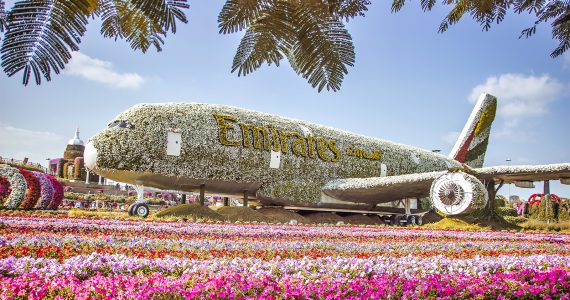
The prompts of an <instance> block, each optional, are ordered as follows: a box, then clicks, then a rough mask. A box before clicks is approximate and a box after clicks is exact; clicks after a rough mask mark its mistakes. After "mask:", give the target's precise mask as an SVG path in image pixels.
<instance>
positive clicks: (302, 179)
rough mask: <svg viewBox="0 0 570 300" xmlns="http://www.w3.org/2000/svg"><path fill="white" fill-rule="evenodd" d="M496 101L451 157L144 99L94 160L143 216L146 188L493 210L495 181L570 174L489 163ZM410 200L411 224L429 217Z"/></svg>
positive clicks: (90, 154)
mask: <svg viewBox="0 0 570 300" xmlns="http://www.w3.org/2000/svg"><path fill="white" fill-rule="evenodd" d="M496 108H497V100H496V98H495V97H493V96H491V95H489V94H483V95H481V97H480V98H479V101H478V102H477V104H476V106H475V108H474V110H473V112H472V114H471V116H470V117H469V119H468V121H467V124H466V125H465V128H464V129H463V131H462V133H461V135H460V138H459V140H458V141H457V143H456V144H455V146H454V148H453V150H452V152H451V154H450V155H449V156H444V155H441V154H438V153H434V152H431V151H427V150H422V149H419V148H415V147H411V146H406V145H402V144H397V143H394V142H390V141H386V140H381V139H377V138H372V137H365V136H361V135H356V134H352V133H349V132H346V131H342V130H338V129H334V128H330V127H325V126H320V125H316V124H312V123H309V122H306V121H299V120H292V119H288V118H283V117H279V116H274V115H270V114H265V113H260V112H255V111H250V110H245V109H241V108H236V107H230V106H223V105H212V104H200V103H179V104H174V103H167V104H140V105H136V106H134V107H132V108H130V109H128V110H127V111H125V112H123V113H121V114H120V115H119V116H117V118H116V119H115V120H113V121H112V122H111V123H110V124H109V127H108V128H107V129H105V130H103V131H102V132H101V133H99V134H97V135H96V136H94V137H92V138H91V139H90V142H89V143H88V144H87V146H86V149H85V164H86V166H87V168H89V169H90V170H92V171H94V172H96V173H98V174H100V175H102V176H104V177H107V178H110V179H113V180H116V181H120V182H125V183H129V184H133V185H136V186H139V191H140V192H139V202H138V203H136V204H134V205H133V206H132V207H131V210H130V212H131V213H135V214H138V215H141V216H146V215H147V214H148V206H147V205H145V204H144V203H142V199H143V198H142V195H143V191H142V188H141V187H142V186H150V187H155V188H159V189H167V190H179V191H188V192H190V191H196V190H201V191H204V190H206V191H208V192H211V193H216V194H223V195H244V194H245V195H246V196H245V197H247V195H250V196H251V197H255V198H256V199H257V200H258V201H259V203H260V204H261V205H280V206H289V207H291V206H294V207H297V208H299V209H302V208H321V209H331V210H332V209H349V210H353V211H354V210H361V211H372V212H375V211H382V207H383V206H382V205H383V204H385V203H389V202H393V201H396V200H400V199H409V198H419V197H424V196H430V197H431V200H432V201H433V204H434V206H435V207H436V208H437V209H438V210H440V211H441V212H443V213H445V214H450V215H455V214H462V213H468V212H470V211H473V210H477V209H481V208H483V207H484V206H485V205H486V203H487V200H488V197H489V194H488V191H489V192H491V191H492V192H493V193H494V192H495V190H494V185H495V182H514V181H520V180H522V181H525V180H551V179H562V180H561V181H563V182H565V181H567V179H565V178H570V164H568V163H564V164H556V165H548V166H509V167H496V168H482V166H483V161H484V157H485V152H486V150H487V144H488V142H489V133H490V131H491V124H492V122H493V120H494V118H495V112H496ZM493 196H494V195H493ZM406 203H408V201H406ZM408 206H409V205H407V206H406V215H405V218H406V221H407V222H411V223H421V216H420V215H414V214H411V213H410V209H409V207H408ZM395 217H397V222H399V221H400V220H401V219H402V217H404V216H399V215H398V216H395Z"/></svg>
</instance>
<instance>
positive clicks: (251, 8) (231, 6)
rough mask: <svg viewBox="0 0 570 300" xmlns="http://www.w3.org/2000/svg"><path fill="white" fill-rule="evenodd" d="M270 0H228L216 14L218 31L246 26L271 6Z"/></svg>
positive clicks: (241, 28)
mask: <svg viewBox="0 0 570 300" xmlns="http://www.w3.org/2000/svg"><path fill="white" fill-rule="evenodd" d="M274 2H278V1H271V0H228V1H226V3H225V4H224V7H223V8H222V10H221V11H220V14H219V15H218V27H219V28H220V33H223V34H228V33H234V32H238V31H242V30H244V29H246V28H248V27H249V26H250V25H251V24H252V23H254V22H255V21H256V20H259V19H260V18H261V17H263V15H264V14H265V13H266V12H267V10H268V9H269V8H270V7H272V6H273V5H274V4H276V3H274Z"/></svg>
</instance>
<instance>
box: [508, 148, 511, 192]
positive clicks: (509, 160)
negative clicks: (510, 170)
mask: <svg viewBox="0 0 570 300" xmlns="http://www.w3.org/2000/svg"><path fill="white" fill-rule="evenodd" d="M507 165H508V166H509V167H510V166H511V159H510V158H507ZM509 201H511V183H510V182H509Z"/></svg>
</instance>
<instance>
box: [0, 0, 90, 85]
mask: <svg viewBox="0 0 570 300" xmlns="http://www.w3.org/2000/svg"><path fill="white" fill-rule="evenodd" d="M90 7H91V6H90V2H89V1H87V0H23V1H18V2H16V4H15V5H14V7H13V8H12V10H10V12H9V14H8V16H7V18H6V28H7V31H6V35H5V39H4V41H3V44H2V48H1V49H0V53H1V54H2V67H3V68H4V72H5V73H6V74H7V75H8V76H12V75H14V74H16V73H17V72H19V71H23V83H24V85H27V84H28V82H29V78H30V75H31V74H32V73H33V75H34V78H35V81H36V84H40V83H41V77H42V76H43V77H44V78H45V79H46V80H47V81H49V80H51V72H52V71H53V72H55V73H56V74H58V73H59V72H60V70H61V69H63V68H64V65H65V64H66V63H67V62H68V61H69V59H70V58H71V51H76V50H79V47H78V44H79V43H80V42H81V37H82V36H83V34H84V33H85V26H86V25H87V16H88V15H89V12H90Z"/></svg>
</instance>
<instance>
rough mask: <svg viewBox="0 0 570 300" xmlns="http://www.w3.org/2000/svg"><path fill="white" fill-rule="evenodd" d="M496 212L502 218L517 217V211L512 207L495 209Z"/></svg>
mask: <svg viewBox="0 0 570 300" xmlns="http://www.w3.org/2000/svg"><path fill="white" fill-rule="evenodd" d="M495 212H496V213H497V214H498V215H500V216H502V217H507V216H509V217H517V216H518V213H517V210H516V209H514V208H512V207H495Z"/></svg>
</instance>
